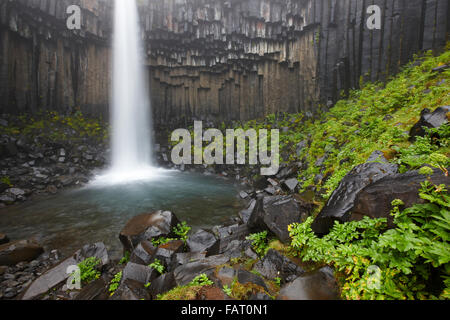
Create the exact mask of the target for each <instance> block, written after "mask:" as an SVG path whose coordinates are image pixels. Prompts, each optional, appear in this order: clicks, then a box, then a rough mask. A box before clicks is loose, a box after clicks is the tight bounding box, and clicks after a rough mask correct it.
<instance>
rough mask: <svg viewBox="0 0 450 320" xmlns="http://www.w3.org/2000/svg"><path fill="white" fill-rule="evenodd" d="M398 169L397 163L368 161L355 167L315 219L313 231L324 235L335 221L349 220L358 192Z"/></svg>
mask: <svg viewBox="0 0 450 320" xmlns="http://www.w3.org/2000/svg"><path fill="white" fill-rule="evenodd" d="M397 170H398V167H397V166H396V165H392V164H388V163H380V162H368V163H364V164H362V165H359V166H357V167H355V168H354V169H353V170H352V171H351V172H350V173H349V174H347V175H346V176H345V177H344V179H342V181H341V182H340V184H339V186H338V187H337V188H336V190H335V191H334V192H333V194H332V195H331V197H330V199H329V200H328V203H327V204H326V206H325V207H324V208H323V209H322V211H321V212H320V213H319V215H318V216H317V218H316V219H315V220H314V223H313V225H312V229H313V231H314V232H315V233H316V234H319V235H324V234H327V233H328V232H329V230H330V229H331V228H332V226H333V225H334V221H339V222H347V221H348V220H349V218H350V216H349V212H350V211H351V210H352V209H353V207H354V205H355V199H356V196H357V195H358V193H359V192H360V191H361V190H362V189H364V188H365V187H367V186H368V185H369V184H371V183H374V182H376V181H378V180H380V179H382V178H384V177H386V176H389V175H393V174H395V173H397Z"/></svg>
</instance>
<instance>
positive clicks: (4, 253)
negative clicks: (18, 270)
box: [0, 240, 44, 266]
mask: <svg viewBox="0 0 450 320" xmlns="http://www.w3.org/2000/svg"><path fill="white" fill-rule="evenodd" d="M42 253H44V249H43V248H42V246H41V245H39V244H38V243H37V242H36V241H34V240H21V241H14V242H10V243H5V244H3V245H0V266H14V265H16V264H18V263H19V262H23V261H25V262H30V261H32V260H34V259H36V258H37V257H39V256H40V255H41V254H42Z"/></svg>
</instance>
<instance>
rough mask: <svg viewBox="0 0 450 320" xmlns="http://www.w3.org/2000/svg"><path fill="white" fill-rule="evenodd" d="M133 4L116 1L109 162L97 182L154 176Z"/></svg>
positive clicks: (146, 104) (149, 126)
mask: <svg viewBox="0 0 450 320" xmlns="http://www.w3.org/2000/svg"><path fill="white" fill-rule="evenodd" d="M141 42H142V41H141V39H140V30H139V18H138V12H137V6H136V1H134V0H115V16H114V44H113V72H112V75H113V81H112V82H113V83H112V96H111V97H112V110H111V123H112V145H111V147H112V150H111V151H112V163H111V169H110V171H109V172H108V173H107V174H106V175H105V176H103V177H102V179H100V180H108V182H113V183H114V182H123V181H133V180H136V179H145V178H149V177H153V176H154V175H155V173H156V171H157V170H156V169H154V168H152V148H151V146H152V144H153V142H152V134H153V130H152V120H151V112H150V110H151V106H150V99H149V94H148V92H149V90H148V87H147V79H146V76H145V72H144V70H145V69H144V59H143V54H142V49H143V46H142V43H141Z"/></svg>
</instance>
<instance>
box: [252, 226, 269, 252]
mask: <svg viewBox="0 0 450 320" xmlns="http://www.w3.org/2000/svg"><path fill="white" fill-rule="evenodd" d="M247 240H250V241H252V248H253V250H255V252H256V253H257V254H258V255H259V256H260V257H264V256H265V255H266V253H267V251H268V250H269V245H268V240H267V231H263V232H260V233H254V234H251V235H250V236H248V237H247Z"/></svg>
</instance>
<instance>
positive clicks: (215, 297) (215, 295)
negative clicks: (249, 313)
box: [196, 286, 230, 301]
mask: <svg viewBox="0 0 450 320" xmlns="http://www.w3.org/2000/svg"><path fill="white" fill-rule="evenodd" d="M196 300H206V301H224V300H230V298H229V297H228V296H227V295H226V294H225V292H223V290H222V289H220V288H218V287H215V286H206V287H203V288H201V289H200V291H199V293H198V294H197V297H196Z"/></svg>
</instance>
